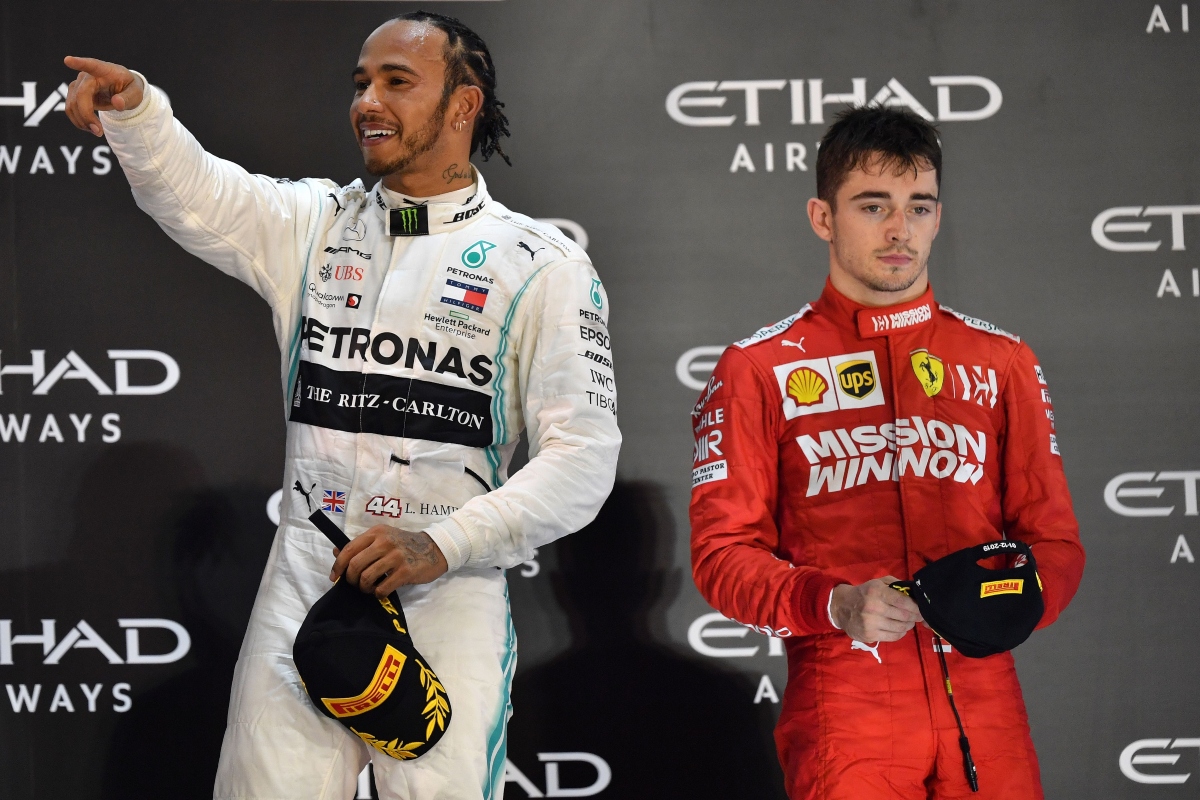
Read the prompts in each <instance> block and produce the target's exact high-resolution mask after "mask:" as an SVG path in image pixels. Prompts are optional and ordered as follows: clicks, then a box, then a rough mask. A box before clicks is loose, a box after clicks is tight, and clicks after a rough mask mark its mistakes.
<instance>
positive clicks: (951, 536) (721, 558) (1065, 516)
mask: <svg viewBox="0 0 1200 800" xmlns="http://www.w3.org/2000/svg"><path fill="white" fill-rule="evenodd" d="M864 111H865V110H864ZM855 113H857V112H855ZM876 113H878V114H887V115H896V114H899V112H896V111H892V110H877V111H876ZM831 132H832V131H831ZM827 138H828V134H827ZM831 152H833V151H831ZM821 154H822V155H824V154H825V145H824V144H823V146H822V150H821ZM834 155H836V153H834ZM938 155H939V156H940V153H939V154H938ZM938 162H939V163H938V164H937V166H940V157H939V159H938ZM918 163H919V164H920V163H921V162H918ZM891 172H892V170H886V169H880V170H878V173H879V174H878V175H875V174H874V173H873V171H872V170H871V169H869V168H867V169H866V172H865V173H864V171H863V168H859V169H857V171H852V173H853V174H851V176H850V179H847V182H848V183H853V182H854V180H860V179H861V180H867V179H872V178H880V176H882V179H883V182H884V183H885V184H886V183H887V181H888V180H892V181H893V184H895V182H896V181H899V182H900V183H901V184H902V183H903V182H904V181H908V182H910V183H911V182H912V180H913V175H914V174H917V170H908V171H907V172H905V173H904V174H903V175H901V176H896V175H891ZM889 176H890V177H889ZM917 177H919V178H920V179H922V180H928V181H929V182H930V186H931V187H932V188H930V189H929V191H928V192H926V194H928V193H930V192H933V193H936V183H934V182H933V181H934V178H932V177H930V176H929V175H928V174H927V172H926V171H925V170H924V169H922V170H921V171H920V173H919V174H918V175H917ZM861 180H860V182H861ZM867 182H868V183H870V181H869V180H868V181H867ZM876 183H878V180H877V181H876ZM871 185H875V184H871ZM852 188H853V187H852ZM878 188H879V187H878V186H876V189H878ZM883 188H884V189H888V187H887V186H884V187H883ZM819 189H820V187H819ZM917 189H918V190H919V189H920V186H918V187H917ZM883 193H885V192H881V191H877V190H870V187H869V186H868V190H867V191H864V192H862V194H865V195H867V200H866V202H867V203H868V204H869V207H867V206H863V205H862V203H863V201H861V200H859V201H857V205H856V202H855V201H853V200H852V199H851V200H847V201H845V205H843V200H842V197H841V194H838V196H837V205H836V214H837V215H838V216H839V217H840V216H842V215H843V214H851V213H856V212H855V210H856V209H857V208H862V209H864V210H863V211H862V214H863V215H864V217H870V215H875V218H878V219H881V220H882V219H883V217H888V220H890V222H889V221H888V220H883V221H882V222H881V223H880V224H881V225H883V226H884V227H885V228H886V227H887V226H888V225H891V228H890V229H888V230H885V231H884V236H885V238H887V241H889V242H890V243H891V245H890V246H889V247H883V248H882V251H883V252H885V255H884V256H883V258H885V259H886V258H887V256H886V253H893V254H894V253H899V254H901V255H903V254H904V253H905V252H909V253H911V254H912V255H913V256H914V259H915V260H921V256H922V252H921V251H922V249H923V250H924V251H925V254H927V253H928V247H927V246H926V244H928V243H931V242H932V236H933V235H936V222H935V223H933V227H932V234H931V235H929V236H928V240H929V242H928V243H926V244H922V243H921V242H920V241H918V239H919V238H920V226H921V225H923V224H926V223H924V222H922V221H921V220H920V219H918V216H919V215H915V214H914V215H913V216H912V219H911V220H907V219H906V215H907V214H909V213H910V211H911V208H910V207H911V203H912V202H920V201H919V200H918V201H912V200H911V197H918V198H919V197H920V195H921V192H920V191H912V192H910V196H908V197H899V198H898V197H897V192H896V191H894V190H890V194H891V197H889V198H887V199H881V198H879V197H878V195H880V194H883ZM900 201H906V202H900ZM813 202H816V201H813ZM925 202H927V203H928V201H925ZM932 202H933V203H936V194H935V196H934V198H933V201H932ZM893 205H895V207H896V209H895V213H893V211H892V210H890V209H891V208H892V206H893ZM810 206H811V203H810ZM876 206H883V208H882V209H878V208H876ZM938 210H939V211H940V207H939V209H938ZM810 212H811V208H810ZM831 213H833V212H831ZM826 222H828V220H826ZM872 224H874V223H873V222H872ZM813 225H814V228H817V229H818V234H821V233H822V232H823V231H824V232H829V230H830V228H829V226H828V225H826V227H825V228H824V229H822V228H820V227H819V225H818V221H814V223H813ZM846 227H847V226H845V225H844V226H843V229H842V230H840V231H839V233H840V234H841V236H840V238H841V241H840V242H837V243H836V246H838V247H841V248H842V249H845V248H846V247H848V246H849V245H848V244H847V240H848V239H850V238H851V234H852V231H847V230H846V229H845V228H846ZM836 228H837V226H836V225H834V226H833V229H836ZM905 237H908V238H905ZM823 238H825V237H824V236H823ZM833 238H834V239H835V240H836V239H838V238H839V237H838V236H836V235H835V236H834V237H833ZM851 244H852V243H851ZM834 247H835V243H834V242H831V248H834ZM889 248H890V249H889ZM875 251H881V247H875V248H874V250H873V251H872V252H875ZM841 255H842V256H843V258H842V259H841V261H843V262H853V261H854V259H853V258H848V257H846V253H842V254H841ZM851 255H852V254H851ZM831 260H832V261H833V262H835V263H832V264H831V279H830V282H829V283H827V285H826V287H825V290H824V292H823V293H822V295H821V297H820V299H819V300H817V301H816V302H815V303H813V304H811V305H806V306H805V307H804V308H802V309H801V310H800V311H799V312H798V313H797V314H795V315H793V316H791V317H789V318H787V319H785V320H783V321H781V322H778V323H776V324H774V325H771V326H770V327H766V328H763V329H762V330H760V331H758V332H757V333H755V334H754V335H752V336H750V337H749V338H748V339H744V340H742V341H740V342H738V343H736V344H735V345H733V346H731V347H729V348H728V349H727V350H726V351H725V353H724V355H723V356H722V357H721V359H720V362H719V363H718V365H717V368H716V370H715V371H714V373H713V375H712V378H711V379H710V380H709V382H708V385H707V387H706V389H705V391H704V392H703V394H702V395H701V397H700V401H699V402H698V403H697V405H696V407H695V410H694V411H693V413H692V426H693V430H694V434H695V438H696V448H695V464H694V469H693V474H692V484H693V493H692V503H691V522H692V559H693V571H694V577H695V581H696V585H697V586H698V587H699V589H700V591H701V593H702V594H703V595H704V597H705V598H706V599H707V600H708V601H709V602H710V603H711V604H712V605H713V606H714V607H715V608H716V609H718V610H719V611H721V612H722V613H723V614H725V615H726V616H728V617H730V618H732V619H735V620H737V621H739V622H741V623H743V624H745V625H749V626H752V627H753V628H755V629H756V630H759V631H761V632H764V633H767V634H772V635H775V636H780V637H784V642H785V644H786V648H787V654H788V683H787V689H786V691H785V693H784V698H783V706H782V712H781V716H780V719H779V724H778V726H777V728H776V734H775V736H776V743H777V747H778V752H779V757H780V761H781V763H782V766H783V769H784V773H785V778H786V784H787V788H788V794H789V797H791V798H792V800H799V798H814V799H815V798H857V799H861V798H884V797H888V798H890V797H897V798H927V797H937V798H947V797H977V798H993V797H994V798H1006V800H1015V799H1016V798H1041V796H1042V793H1041V785H1040V778H1039V773H1038V766H1037V758H1036V754H1035V753H1034V750H1033V743H1032V741H1031V739H1030V735H1029V725H1028V721H1027V718H1026V714H1025V708H1024V702H1023V700H1022V697H1021V690H1020V686H1019V685H1018V682H1017V675H1016V671H1015V669H1014V665H1013V659H1012V656H1011V654H1009V653H1003V654H1000V655H995V656H991V657H988V658H983V659H968V658H965V657H963V656H961V655H960V654H958V653H957V652H955V651H953V650H952V649H951V650H948V651H947V652H946V653H945V655H946V658H947V661H948V665H949V671H950V674H951V676H952V677H953V686H954V695H955V698H956V700H957V701H958V707H959V709H960V711H961V712H962V715H963V723H964V725H965V728H966V733H967V735H968V736H969V738H970V742H971V750H972V753H973V755H974V758H975V761H976V764H977V767H978V776H979V784H980V792H979V793H978V794H973V793H972V792H971V790H970V788H969V787H968V785H967V781H966V778H965V777H964V773H963V766H962V757H961V754H960V751H959V747H958V729H957V727H956V725H955V721H954V717H953V715H952V712H951V710H950V706H949V703H948V701H947V698H946V691H945V687H944V685H943V681H942V675H941V671H940V666H939V664H938V661H937V652H936V651H935V649H934V647H935V645H934V642H935V639H934V636H933V633H932V632H931V631H930V630H929V628H927V627H925V626H924V625H923V624H921V623H920V622H919V615H918V612H917V611H916V607H915V605H912V604H911V601H909V599H908V598H905V597H903V596H902V595H900V594H899V593H897V592H895V591H894V590H892V589H890V588H887V586H886V581H890V580H892V579H893V578H900V579H909V578H911V577H912V575H913V573H914V572H915V571H916V570H918V569H920V568H921V567H922V566H924V565H925V564H926V563H927V562H929V561H932V560H935V559H938V558H940V557H942V556H945V555H947V554H948V553H951V552H953V551H955V550H959V549H961V548H964V547H968V546H972V545H976V544H980V543H983V542H987V541H991V540H996V539H1000V538H1003V537H1007V538H1010V539H1018V540H1021V541H1023V542H1026V543H1028V544H1029V545H1031V546H1032V549H1033V552H1034V555H1035V557H1036V559H1037V565H1038V571H1039V574H1040V578H1041V581H1042V584H1043V587H1044V594H1043V598H1044V601H1045V615H1044V616H1043V618H1042V621H1041V625H1040V626H1039V627H1043V626H1046V625H1049V624H1050V623H1051V622H1053V621H1054V620H1055V618H1057V617H1058V615H1059V613H1060V612H1061V611H1062V610H1063V609H1064V608H1065V607H1066V605H1067V603H1068V602H1069V601H1070V600H1071V597H1072V596H1073V595H1074V593H1075V590H1076V588H1077V586H1078V584H1079V580H1080V578H1081V575H1082V571H1083V561H1084V556H1083V549H1082V547H1081V546H1080V543H1079V537H1078V529H1077V524H1076V521H1075V517H1074V513H1073V511H1072V509H1071V501H1070V496H1069V494H1068V490H1067V483H1066V478H1065V476H1064V474H1063V469H1062V462H1061V459H1060V456H1059V450H1058V442H1057V439H1056V436H1055V429H1054V414H1053V410H1052V408H1051V405H1050V396H1049V394H1048V392H1047V387H1046V382H1045V378H1044V375H1043V372H1042V369H1041V367H1040V366H1039V365H1038V363H1037V360H1036V359H1035V357H1034V354H1033V352H1032V351H1031V350H1030V349H1029V347H1028V346H1027V345H1026V344H1024V343H1023V342H1022V341H1021V340H1020V338H1019V337H1017V336H1015V335H1013V334H1010V333H1007V332H1006V331H1003V330H1000V329H999V328H997V327H996V326H994V325H991V324H989V323H987V322H983V321H981V320H978V319H974V318H972V317H969V316H966V315H964V314H960V313H958V312H955V311H952V310H951V309H949V308H946V307H944V306H941V305H939V304H938V303H937V302H936V301H935V300H934V298H933V291H932V289H931V288H928V284H927V280H926V279H925V271H924V269H923V267H924V265H923V264H921V265H920V266H921V269H920V270H919V272H920V275H919V277H920V278H921V283H916V281H914V283H916V285H915V286H913V285H912V284H910V285H909V287H907V292H908V294H910V295H911V294H912V292H913V290H914V289H918V290H919V289H920V288H921V287H922V285H923V286H924V291H919V292H918V294H917V296H915V298H913V299H908V300H907V301H906V302H902V303H898V304H894V305H888V306H874V307H873V306H869V305H866V304H864V303H861V302H855V301H854V300H851V299H849V298H848V297H847V296H845V294H844V293H843V292H841V291H839V290H838V288H835V285H834V284H835V283H838V282H840V283H841V284H842V285H850V286H854V284H853V282H851V283H849V284H847V282H846V280H845V278H846V274H847V272H851V273H853V271H854V269H855V268H856V267H855V265H854V264H853V263H851V264H850V266H849V268H847V266H846V263H843V264H838V263H836V262H837V261H838V260H839V259H838V255H837V254H836V253H835V254H833V255H832V256H831ZM902 262H903V259H902V258H900V259H895V258H894V259H892V260H891V261H886V260H885V262H883V265H882V266H880V267H879V270H883V272H880V274H883V273H884V272H886V271H887V270H888V269H890V267H889V266H888V265H891V267H895V266H896V265H897V264H899V265H900V266H903V267H905V268H906V269H909V270H910V271H917V270H916V268H915V266H913V265H910V264H907V263H902ZM864 263H866V262H861V263H859V264H858V271H859V273H861V274H860V275H859V277H864V276H865V280H866V283H867V285H871V283H870V280H872V278H871V275H870V274H869V272H870V269H874V267H870V265H869V264H868V265H867V266H866V267H864V266H863V264H864ZM839 270H840V272H841V275H840V276H839ZM896 273H897V270H895V269H892V271H891V273H888V274H891V275H892V276H893V277H895V274H896ZM851 277H854V275H853V274H851ZM876 277H878V276H876ZM885 277H886V276H885ZM901 277H903V276H901ZM901 282H902V281H901ZM885 283H886V281H885ZM879 285H883V284H879ZM860 288H861V287H860ZM861 293H862V292H860V294H861ZM868 294H870V293H868ZM879 294H880V292H879V291H876V292H875V295H872V298H874V297H875V296H877V295H879ZM897 294H898V293H897ZM882 296H883V297H885V298H886V297H888V296H889V295H887V293H886V292H884V293H883V295H882ZM880 578H883V581H881V580H879V579H880ZM839 592H841V593H842V594H841V595H839V594H838V593H839ZM893 595H894V596H893ZM839 598H840V600H839ZM872 608H875V609H876V610H878V609H879V608H883V609H886V611H885V612H884V613H883V615H882V617H880V619H882V621H879V620H876V622H877V624H876V625H875V627H874V628H872V626H871V625H870V624H867V625H866V626H865V627H864V620H866V619H867V617H868V616H869V614H868V613H867V610H870V609H872ZM864 609H866V610H864ZM888 614H890V615H891V618H890V619H883V617H886V616H887V615H888ZM877 616H879V615H877ZM835 621H837V622H835ZM888 626H891V627H890V628H889V627H888ZM839 627H841V628H845V629H846V630H839ZM909 630H911V631H912V635H908V634H907V632H908V631H909ZM848 634H850V635H848ZM860 637H861V638H860ZM947 647H948V645H947Z"/></svg>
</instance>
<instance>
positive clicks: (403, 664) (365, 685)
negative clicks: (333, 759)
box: [292, 511, 450, 760]
mask: <svg viewBox="0 0 1200 800" xmlns="http://www.w3.org/2000/svg"><path fill="white" fill-rule="evenodd" d="M313 516H314V517H316V516H320V517H321V518H322V520H323V522H324V524H321V523H318V521H317V520H315V519H314V520H313V522H314V524H317V527H318V528H321V529H322V530H324V529H325V527H326V526H328V527H333V528H335V530H336V526H334V525H333V523H332V522H331V521H329V519H328V517H325V516H324V515H323V514H321V512H320V511H317V512H316V513H315V514H314V515H313ZM337 533H338V534H341V531H337ZM327 535H329V534H327ZM343 536H344V534H343ZM331 538H336V537H331ZM292 657H293V659H294V660H295V662H296V669H297V671H299V673H300V680H301V681H302V682H303V684H304V690H305V691H306V692H307V693H308V696H309V697H310V698H311V699H312V702H313V705H314V706H316V708H317V710H318V711H320V712H321V713H322V714H324V715H325V716H327V717H329V718H331V719H335V720H337V721H338V722H340V723H341V724H343V725H345V726H346V727H347V728H349V729H350V730H351V731H352V732H353V733H355V734H357V735H358V736H359V737H360V738H361V739H362V740H363V741H365V742H366V743H367V744H369V745H371V746H372V747H374V748H375V749H376V750H378V751H379V752H381V753H384V754H385V755H389V756H391V757H392V758H397V759H401V760H407V759H413V758H417V757H419V756H421V755H424V754H425V753H426V752H428V751H429V750H430V749H431V748H432V747H433V746H434V745H435V744H437V742H438V740H439V739H441V738H442V735H443V734H444V733H445V732H446V727H447V726H448V725H449V724H450V699H449V697H448V696H447V694H446V688H445V687H444V686H442V682H441V681H440V680H439V679H438V676H437V675H436V674H435V673H434V671H433V669H432V668H431V667H430V666H429V663H428V662H427V661H426V660H425V658H424V657H423V656H422V655H421V654H420V653H418V652H417V648H416V647H415V646H414V645H413V641H412V637H411V636H409V633H408V623H407V622H406V621H405V619H404V610H403V609H402V608H401V606H400V599H399V597H398V596H397V595H396V593H395V592H392V593H391V594H390V595H388V596H387V597H386V598H383V599H379V598H377V597H375V596H374V595H370V594H366V593H364V592H362V591H360V590H359V589H358V588H356V587H355V586H353V585H351V584H350V583H349V582H348V581H346V580H339V581H338V582H337V583H336V584H334V585H333V588H332V589H330V590H329V591H328V592H326V593H325V596H324V597H322V598H321V599H320V600H318V601H317V602H316V604H315V605H313V607H312V609H310V610H309V612H308V616H307V617H305V618H304V624H302V625H301V626H300V632H299V633H298V634H297V635H296V643H295V645H293V647H292Z"/></svg>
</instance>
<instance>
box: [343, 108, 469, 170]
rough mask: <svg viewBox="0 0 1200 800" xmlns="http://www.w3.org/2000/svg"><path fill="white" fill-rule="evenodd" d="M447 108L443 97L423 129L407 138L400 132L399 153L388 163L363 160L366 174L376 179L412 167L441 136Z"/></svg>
mask: <svg viewBox="0 0 1200 800" xmlns="http://www.w3.org/2000/svg"><path fill="white" fill-rule="evenodd" d="M449 107H450V98H449V97H443V98H442V102H441V103H439V104H438V107H437V110H436V111H434V112H433V116H431V117H430V118H429V121H428V122H427V123H425V126H424V127H422V128H421V129H420V130H417V131H414V132H413V133H411V134H409V135H408V136H407V137H405V136H404V132H403V131H400V137H401V138H400V153H399V155H397V156H395V157H394V158H392V159H391V160H390V161H382V160H381V161H372V160H371V159H370V158H364V159H363V165H364V166H365V167H366V170H367V172H368V173H370V174H371V175H373V176H374V177H376V178H382V177H384V176H385V175H391V174H392V173H393V172H401V171H403V170H405V169H407V168H408V167H410V166H412V163H413V162H414V161H416V160H417V159H418V158H420V157H421V156H423V155H425V154H426V153H428V152H429V151H430V150H432V149H433V148H434V147H435V146H436V145H437V143H438V140H439V139H440V138H441V135H442V126H443V124H444V123H445V121H446V109H448V108H449Z"/></svg>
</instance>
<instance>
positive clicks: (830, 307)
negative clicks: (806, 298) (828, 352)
mask: <svg viewBox="0 0 1200 800" xmlns="http://www.w3.org/2000/svg"><path fill="white" fill-rule="evenodd" d="M933 309H934V303H933V286H932V285H930V286H929V288H927V289H926V290H925V293H924V294H922V295H921V296H920V297H918V298H917V299H915V300H910V301H909V302H907V303H898V304H896V305H894V306H882V307H872V306H864V305H862V304H861V303H856V302H854V301H853V300H851V299H850V298H849V297H846V295H844V294H842V293H841V292H839V291H838V290H837V289H835V288H833V283H832V281H830V280H829V279H828V278H826V279H825V290H824V291H823V292H821V297H820V299H818V300H817V302H816V303H814V304H813V310H814V311H816V312H817V313H819V314H821V315H823V316H827V317H829V318H831V319H832V320H834V322H836V323H837V324H838V325H839V326H841V327H846V328H854V329H857V330H858V335H859V336H861V337H863V338H871V337H875V336H888V335H890V334H894V333H908V332H909V331H914V330H917V329H918V328H921V327H923V326H925V325H928V324H929V323H930V322H932V321H933Z"/></svg>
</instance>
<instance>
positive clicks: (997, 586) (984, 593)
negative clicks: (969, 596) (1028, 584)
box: [979, 578, 1025, 597]
mask: <svg viewBox="0 0 1200 800" xmlns="http://www.w3.org/2000/svg"><path fill="white" fill-rule="evenodd" d="M1023 591H1025V579H1024V578H1013V579H1011V580H1007V581H988V582H987V583H985V584H983V585H981V586H980V587H979V596H980V597H994V596H996V595H998V594H1020V593H1021V592H1023Z"/></svg>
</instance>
